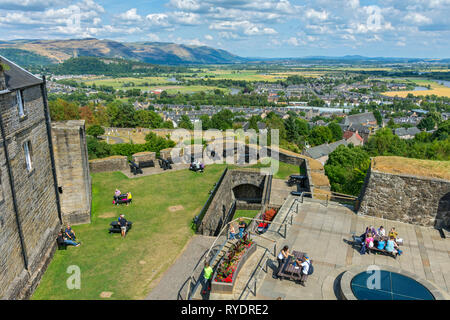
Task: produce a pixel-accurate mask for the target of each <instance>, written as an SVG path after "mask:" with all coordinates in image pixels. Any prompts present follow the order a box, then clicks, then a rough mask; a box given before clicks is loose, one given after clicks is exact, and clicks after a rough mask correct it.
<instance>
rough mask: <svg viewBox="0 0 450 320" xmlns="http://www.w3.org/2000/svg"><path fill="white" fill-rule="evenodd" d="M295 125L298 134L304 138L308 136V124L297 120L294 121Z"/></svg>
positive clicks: (299, 119) (302, 120)
mask: <svg viewBox="0 0 450 320" xmlns="http://www.w3.org/2000/svg"><path fill="white" fill-rule="evenodd" d="M295 123H296V125H297V129H298V134H299V135H301V136H304V137H306V136H307V135H308V134H309V124H308V121H306V120H305V119H301V118H297V119H295Z"/></svg>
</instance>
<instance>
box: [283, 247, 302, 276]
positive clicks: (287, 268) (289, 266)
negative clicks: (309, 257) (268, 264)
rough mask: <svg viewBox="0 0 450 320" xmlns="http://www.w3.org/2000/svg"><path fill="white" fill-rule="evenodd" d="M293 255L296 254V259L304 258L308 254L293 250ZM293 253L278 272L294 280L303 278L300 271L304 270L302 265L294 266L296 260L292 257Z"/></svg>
mask: <svg viewBox="0 0 450 320" xmlns="http://www.w3.org/2000/svg"><path fill="white" fill-rule="evenodd" d="M292 255H293V256H294V258H295V260H296V259H299V260H303V259H304V257H305V256H306V253H305V252H300V251H295V250H294V251H292ZM292 255H290V256H289V257H288V258H287V259H286V261H285V263H284V264H283V266H282V267H281V269H280V271H279V272H278V274H277V276H278V277H283V278H288V279H292V280H299V279H300V278H301V273H300V272H301V271H302V268H301V267H300V266H297V267H298V268H295V267H294V262H295V260H294V259H292Z"/></svg>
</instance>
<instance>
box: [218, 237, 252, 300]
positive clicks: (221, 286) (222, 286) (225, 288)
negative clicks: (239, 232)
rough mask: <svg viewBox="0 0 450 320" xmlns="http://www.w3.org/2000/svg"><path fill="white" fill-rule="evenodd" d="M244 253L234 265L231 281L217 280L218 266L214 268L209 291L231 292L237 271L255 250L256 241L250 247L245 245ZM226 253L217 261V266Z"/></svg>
mask: <svg viewBox="0 0 450 320" xmlns="http://www.w3.org/2000/svg"><path fill="white" fill-rule="evenodd" d="M244 250H245V251H244V254H243V255H242V256H241V258H240V259H239V261H238V262H237V265H236V270H235V271H234V272H233V276H232V281H231V282H217V281H216V277H217V272H218V270H219V268H217V269H216V271H215V272H214V275H213V277H212V279H213V281H212V283H211V292H212V293H222V294H232V293H233V289H234V285H235V284H236V279H237V277H238V275H239V271H240V270H241V268H242V266H243V265H244V264H245V262H246V261H247V260H248V259H249V258H250V257H251V255H252V254H253V253H254V252H255V251H256V243H255V242H253V243H252V244H251V246H250V247H247V248H245V249H244ZM225 257H226V254H225V255H224V256H223V257H222V259H221V260H220V261H219V263H218V266H220V265H221V264H222V262H223V260H224V259H225Z"/></svg>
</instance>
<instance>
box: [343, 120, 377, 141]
mask: <svg viewBox="0 0 450 320" xmlns="http://www.w3.org/2000/svg"><path fill="white" fill-rule="evenodd" d="M344 131H351V132H357V133H358V135H359V136H360V137H361V138H363V140H364V143H367V141H369V137H370V134H371V130H370V128H369V127H366V126H364V125H362V124H352V125H350V126H348V127H347V128H346V129H344Z"/></svg>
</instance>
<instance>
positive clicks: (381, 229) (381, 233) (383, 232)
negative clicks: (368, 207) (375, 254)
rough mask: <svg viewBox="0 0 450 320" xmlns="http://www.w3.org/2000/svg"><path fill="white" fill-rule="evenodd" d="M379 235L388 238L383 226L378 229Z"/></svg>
mask: <svg viewBox="0 0 450 320" xmlns="http://www.w3.org/2000/svg"><path fill="white" fill-rule="evenodd" d="M378 235H379V236H380V237H385V236H386V230H384V228H383V226H380V227H379V228H378Z"/></svg>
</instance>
